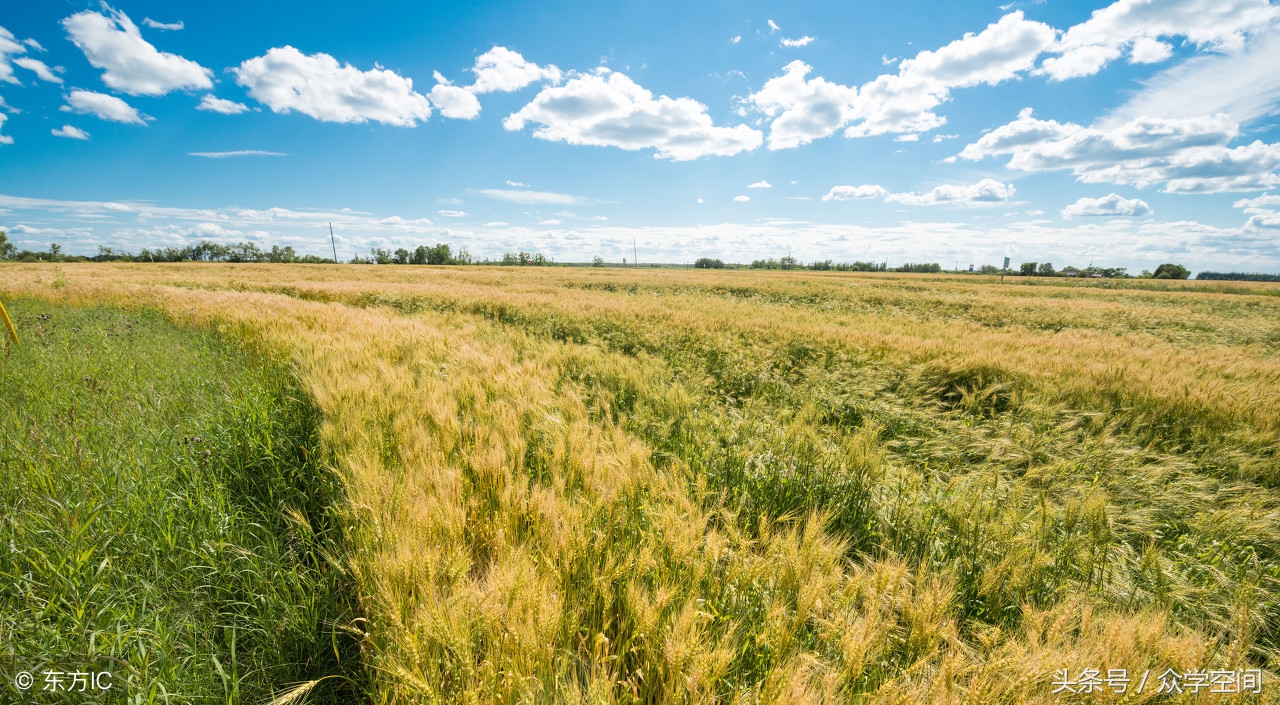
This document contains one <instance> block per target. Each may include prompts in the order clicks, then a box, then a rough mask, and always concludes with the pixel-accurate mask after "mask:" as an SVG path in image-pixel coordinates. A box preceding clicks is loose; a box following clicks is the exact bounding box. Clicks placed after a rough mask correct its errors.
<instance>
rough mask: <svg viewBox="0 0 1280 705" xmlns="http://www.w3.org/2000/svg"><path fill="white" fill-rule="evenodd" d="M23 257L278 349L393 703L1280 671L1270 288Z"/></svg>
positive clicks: (1276, 368) (1026, 695)
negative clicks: (300, 400) (337, 482)
mask: <svg viewBox="0 0 1280 705" xmlns="http://www.w3.org/2000/svg"><path fill="white" fill-rule="evenodd" d="M7 271H8V272H11V273H12V275H13V276H11V277H9V278H8V280H7V283H5V284H0V294H3V293H4V292H5V291H10V292H24V293H28V294H38V295H40V296H45V297H53V298H59V299H62V300H66V301H70V302H76V301H84V300H89V299H93V298H98V297H107V298H110V299H112V300H113V301H116V302H118V303H120V304H122V305H125V306H130V305H138V304H139V303H141V302H144V301H145V302H155V303H156V304H158V305H161V306H163V307H165V308H166V309H167V310H168V311H169V312H170V315H171V316H173V317H175V318H176V319H178V320H180V321H189V322H191V323H195V324H199V325H203V324H212V325H216V326H218V327H220V328H221V329H222V330H223V331H224V332H225V333H231V334H235V335H246V336H249V337H251V338H252V339H254V340H257V341H259V342H260V343H262V344H263V345H264V347H266V348H267V349H270V350H273V351H276V352H278V353H287V354H288V355H290V356H292V359H293V361H294V362H293V369H294V370H295V371H296V373H297V375H298V377H299V380H300V382H301V384H302V385H303V388H304V389H305V391H306V392H307V394H308V395H309V397H310V398H312V399H313V400H314V403H315V404H316V406H317V407H318V408H319V409H320V411H321V412H322V413H323V421H322V423H321V425H320V430H319V435H320V439H321V444H322V446H323V448H324V450H325V452H326V453H328V454H330V456H331V457H332V458H333V463H334V466H335V469H336V470H337V472H338V474H339V476H340V478H341V480H342V482H343V491H344V495H345V497H346V502H347V503H348V504H347V507H348V510H347V513H346V514H345V515H344V516H345V517H346V521H348V522H349V525H348V528H349V534H348V536H349V538H348V540H349V541H350V542H351V543H350V545H351V546H352V547H353V548H352V550H351V551H350V552H349V553H348V554H347V556H346V565H347V566H348V569H349V571H350V573H351V575H352V576H353V577H354V580H355V581H356V584H357V585H358V586H359V595H360V596H361V609H362V612H363V614H364V615H365V616H366V617H367V622H362V623H361V624H362V625H363V626H362V628H363V630H364V642H363V646H364V657H365V661H364V662H365V664H366V665H367V667H368V668H369V669H371V673H372V681H371V682H370V683H369V685H368V695H369V697H370V699H372V700H373V701H375V702H441V703H445V702H449V703H451V702H476V703H480V702H513V703H514V702H618V703H621V702H699V703H700V702H713V701H718V702H778V703H782V702H786V703H792V702H848V701H861V702H921V703H923V702H955V703H960V702H982V703H988V702H1020V703H1021V702H1029V703H1030V702H1035V703H1039V702H1044V703H1049V702H1062V698H1061V697H1060V696H1057V695H1053V694H1051V692H1050V691H1051V677H1052V675H1053V673H1054V671H1055V670H1057V669H1061V668H1071V669H1073V670H1074V671H1077V672H1078V671H1079V669H1083V668H1099V669H1104V670H1105V669H1108V668H1127V669H1129V670H1130V672H1138V673H1140V672H1142V671H1143V670H1147V669H1151V670H1155V671H1157V672H1159V671H1163V670H1164V669H1165V668H1173V669H1175V670H1183V671H1185V670H1191V669H1211V668H1263V669H1267V672H1268V675H1267V678H1268V688H1274V687H1276V685H1275V683H1274V680H1272V676H1271V673H1272V672H1273V671H1275V670H1276V668H1277V662H1276V659H1277V648H1280V644H1278V643H1277V642H1278V639H1280V634H1278V633H1277V631H1276V617H1277V609H1278V608H1280V584H1278V582H1277V579H1278V578H1280V558H1278V556H1277V552H1278V550H1280V490H1277V489H1276V484H1277V481H1280V474H1278V473H1280V464H1278V459H1277V450H1278V449H1280V442H1278V441H1277V438H1278V435H1277V434H1278V432H1280V406H1277V405H1275V404H1274V403H1273V402H1274V399H1275V398H1276V394H1277V392H1280V359H1278V358H1277V356H1276V352H1275V351H1276V350H1277V349H1278V348H1277V347H1276V345H1275V343H1276V342H1280V303H1277V299H1276V298H1275V296H1273V295H1272V294H1273V290H1274V287H1270V288H1269V287H1268V285H1265V284H1250V285H1238V286H1237V285H1232V286H1231V287H1230V288H1231V293H1232V295H1230V296H1225V295H1223V293H1224V292H1222V291H1219V290H1218V289H1203V288H1200V287H1199V286H1198V285H1196V283H1194V282H1192V283H1182V284H1180V285H1179V286H1178V287H1176V288H1177V289H1178V290H1177V291H1173V290H1170V291H1157V290H1151V289H1150V288H1143V287H1142V285H1141V284H1135V285H1134V288H1126V289H1114V288H1112V289H1104V288H1097V287H1091V288H1076V287H1071V288H1068V287H1062V286H1023V285H1021V284H1010V285H1006V286H1000V285H998V283H997V282H995V281H986V280H977V279H974V278H969V277H951V278H947V277H911V276H904V277H892V276H881V277H875V276H851V275H835V274H810V273H805V274H789V273H781V274H764V273H758V272H756V273H751V272H724V273H720V272H716V273H711V272H680V271H653V272H650V271H645V272H640V271H636V272H629V271H626V272H623V271H609V272H598V271H591V270H575V271H565V270H546V271H535V272H530V271H516V270H504V271H496V270H488V271H486V270H483V269H453V270H449V271H445V270H440V269H428V268H409V267H402V268H376V269H375V268H362V269H360V270H358V271H355V272H353V270H350V269H348V268H341V267H313V268H307V269H305V270H303V269H291V268H287V267H270V266H259V267H255V268H253V269H249V268H240V267H235V266H182V267H156V268H131V267H124V266H118V267H117V266H103V265H99V266H97V267H94V268H78V267H66V268H65V270H64V271H65V281H64V282H63V284H62V286H60V287H58V288H53V287H51V286H49V285H48V284H47V283H45V282H44V281H43V280H42V279H39V278H41V277H45V276H47V273H46V272H45V270H43V269H40V268H38V267H25V266H24V267H12V268H10V269H9V270H7ZM1094 699H1095V700H1097V701H1100V702H1105V701H1121V700H1124V701H1125V702H1145V701H1152V700H1155V699H1156V696H1155V693H1154V692H1153V691H1150V690H1148V691H1147V692H1146V693H1145V694H1143V695H1142V696H1137V695H1136V694H1133V693H1130V694H1129V695H1128V696H1125V697H1121V696H1119V695H1114V694H1104V695H1099V696H1098V697H1096V698H1094ZM1193 699H1194V698H1193Z"/></svg>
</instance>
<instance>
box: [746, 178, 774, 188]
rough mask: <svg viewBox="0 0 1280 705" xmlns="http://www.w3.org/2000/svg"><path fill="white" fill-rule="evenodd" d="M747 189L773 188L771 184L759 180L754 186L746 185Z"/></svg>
mask: <svg viewBox="0 0 1280 705" xmlns="http://www.w3.org/2000/svg"><path fill="white" fill-rule="evenodd" d="M747 188H773V184H771V183H769V182H768V181H765V180H764V179H761V180H759V181H757V182H755V183H754V184H747Z"/></svg>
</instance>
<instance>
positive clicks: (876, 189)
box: [822, 184, 889, 201]
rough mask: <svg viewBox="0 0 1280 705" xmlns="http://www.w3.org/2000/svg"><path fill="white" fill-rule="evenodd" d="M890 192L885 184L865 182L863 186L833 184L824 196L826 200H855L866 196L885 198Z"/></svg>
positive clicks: (823, 198)
mask: <svg viewBox="0 0 1280 705" xmlns="http://www.w3.org/2000/svg"><path fill="white" fill-rule="evenodd" d="M888 195H889V192H888V190H886V189H885V187H883V186H879V185H875V184H863V185H862V186H832V187H831V190H830V191H828V192H827V194H826V195H825V196H823V197H822V200H824V201H854V200H859V199H864V198H884V197H885V196H888Z"/></svg>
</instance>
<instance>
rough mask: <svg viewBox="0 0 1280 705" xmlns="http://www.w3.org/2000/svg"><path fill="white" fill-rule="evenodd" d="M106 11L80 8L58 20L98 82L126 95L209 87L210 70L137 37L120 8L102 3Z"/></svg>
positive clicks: (210, 80) (131, 24)
mask: <svg viewBox="0 0 1280 705" xmlns="http://www.w3.org/2000/svg"><path fill="white" fill-rule="evenodd" d="M104 8H106V11H107V12H108V13H110V16H109V17H108V16H106V15H101V14H98V13H97V12H90V11H85V12H80V13H77V14H74V15H72V16H70V17H68V18H66V19H64V20H63V21H62V26H63V27H64V28H65V29H66V30H67V34H68V35H69V36H70V37H71V41H72V42H74V43H75V45H76V46H77V47H79V48H80V51H82V52H84V55H85V58H86V59H88V60H89V63H90V64H91V65H92V66H93V67H94V68H99V69H103V70H104V72H103V74H102V82H103V83H105V84H107V85H108V86H110V87H111V88H114V89H116V90H118V91H121V92H124V93H128V94H129V95H150V96H158V95H164V94H166V93H168V92H170V91H175V90H180V89H206V90H207V89H210V88H213V81H212V78H213V72H212V71H210V70H209V69H207V68H205V67H203V66H201V65H200V64H197V63H196V62H194V61H190V60H188V59H184V58H182V57H181V56H177V55H176V54H170V53H168V52H162V51H158V50H157V49H156V48H155V47H154V46H152V45H151V44H150V43H148V42H147V40H145V39H143V38H142V33H141V32H139V31H138V27H137V25H135V24H134V23H133V22H132V21H130V19H129V17H128V16H127V15H125V14H124V13H123V12H120V11H118V10H115V9H112V8H110V7H108V6H106V5H104Z"/></svg>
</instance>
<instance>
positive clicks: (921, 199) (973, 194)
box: [884, 179, 1015, 206]
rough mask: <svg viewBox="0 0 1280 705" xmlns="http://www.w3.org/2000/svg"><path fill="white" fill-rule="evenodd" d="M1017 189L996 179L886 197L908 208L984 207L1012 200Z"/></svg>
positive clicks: (887, 200) (887, 199)
mask: <svg viewBox="0 0 1280 705" xmlns="http://www.w3.org/2000/svg"><path fill="white" fill-rule="evenodd" d="M1014 192H1015V189H1014V188H1013V186H1012V185H1011V184H1002V183H1000V182H999V181H996V180H994V179H983V180H982V181H979V182H978V183H976V184H973V185H970V186H955V185H951V184H944V185H942V186H938V187H937V188H935V189H933V190H931V191H926V192H925V193H915V192H907V193H891V194H888V195H887V196H885V197H884V200H885V201H886V202H889V203H902V204H904V205H908V206H941V205H984V204H993V203H1003V202H1004V201H1007V200H1009V199H1011V198H1013V194H1014Z"/></svg>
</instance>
